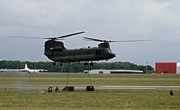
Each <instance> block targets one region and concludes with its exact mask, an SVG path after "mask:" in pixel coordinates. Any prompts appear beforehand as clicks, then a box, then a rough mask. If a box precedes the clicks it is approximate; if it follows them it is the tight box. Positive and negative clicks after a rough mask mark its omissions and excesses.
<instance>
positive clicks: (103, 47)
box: [11, 31, 149, 66]
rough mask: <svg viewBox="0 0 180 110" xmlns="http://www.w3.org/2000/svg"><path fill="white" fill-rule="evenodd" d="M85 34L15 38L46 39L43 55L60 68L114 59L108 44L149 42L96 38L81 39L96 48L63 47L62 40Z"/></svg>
mask: <svg viewBox="0 0 180 110" xmlns="http://www.w3.org/2000/svg"><path fill="white" fill-rule="evenodd" d="M83 33H85V32H84V31H81V32H76V33H72V34H67V35H62V36H59V37H48V38H37V37H17V36H11V37H15V38H31V39H47V41H45V44H44V55H45V56H46V57H47V58H48V59H50V60H52V61H53V65H56V63H57V62H59V63H60V66H63V63H66V62H68V63H70V62H83V61H84V65H88V63H89V62H90V63H89V65H90V66H93V65H94V63H93V61H99V60H109V59H112V58H114V57H116V54H115V53H113V52H112V51H111V49H110V43H112V42H139V41H149V40H123V41H111V40H102V39H97V38H90V37H83V38H84V39H85V40H89V41H96V42H100V43H99V44H98V46H97V47H91V48H90V47H89V46H88V47H87V48H79V49H67V48H66V47H65V46H64V43H63V42H62V40H64V38H67V37H70V36H75V35H79V34H83Z"/></svg>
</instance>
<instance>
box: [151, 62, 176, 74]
mask: <svg viewBox="0 0 180 110" xmlns="http://www.w3.org/2000/svg"><path fill="white" fill-rule="evenodd" d="M155 72H156V73H157V74H176V73H177V63H176V62H156V63H155Z"/></svg>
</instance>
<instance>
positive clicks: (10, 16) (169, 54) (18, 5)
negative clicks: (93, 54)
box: [0, 0, 180, 66]
mask: <svg viewBox="0 0 180 110" xmlns="http://www.w3.org/2000/svg"><path fill="white" fill-rule="evenodd" d="M179 20H180V0H0V60H23V61H50V60H48V59H47V58H46V57H45V56H44V54H43V53H44V52H43V51H44V42H45V40H34V39H14V38H9V37H8V36H22V37H54V36H60V35H64V34H69V33H73V32H78V31H85V32H86V33H85V34H82V35H78V36H73V37H70V38H66V40H65V41H64V43H65V46H66V48H70V49H71V48H81V47H87V46H91V47H94V46H97V44H98V42H89V41H85V40H83V37H84V36H86V37H93V38H100V39H107V40H136V39H149V40H152V41H151V42H136V43H111V49H112V51H113V52H114V53H116V54H117V57H116V58H114V59H111V60H109V61H111V62H112V61H123V62H124V61H127V62H132V63H136V64H150V65H152V66H154V63H155V62H157V61H177V62H178V61H179V62H180V51H179V46H180V36H179V35H180V22H179ZM145 62H147V63H145Z"/></svg>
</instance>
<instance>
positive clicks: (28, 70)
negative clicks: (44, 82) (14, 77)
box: [20, 64, 47, 73]
mask: <svg viewBox="0 0 180 110" xmlns="http://www.w3.org/2000/svg"><path fill="white" fill-rule="evenodd" d="M20 71H21V72H28V73H39V72H43V71H47V70H44V69H29V68H28V66H27V64H25V68H24V69H20Z"/></svg>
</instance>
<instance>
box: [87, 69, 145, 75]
mask: <svg viewBox="0 0 180 110" xmlns="http://www.w3.org/2000/svg"><path fill="white" fill-rule="evenodd" d="M84 73H91V74H121V73H126V74H128V73H129V74H131V73H143V71H142V70H126V69H115V70H106V69H93V70H89V71H88V70H84Z"/></svg>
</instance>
